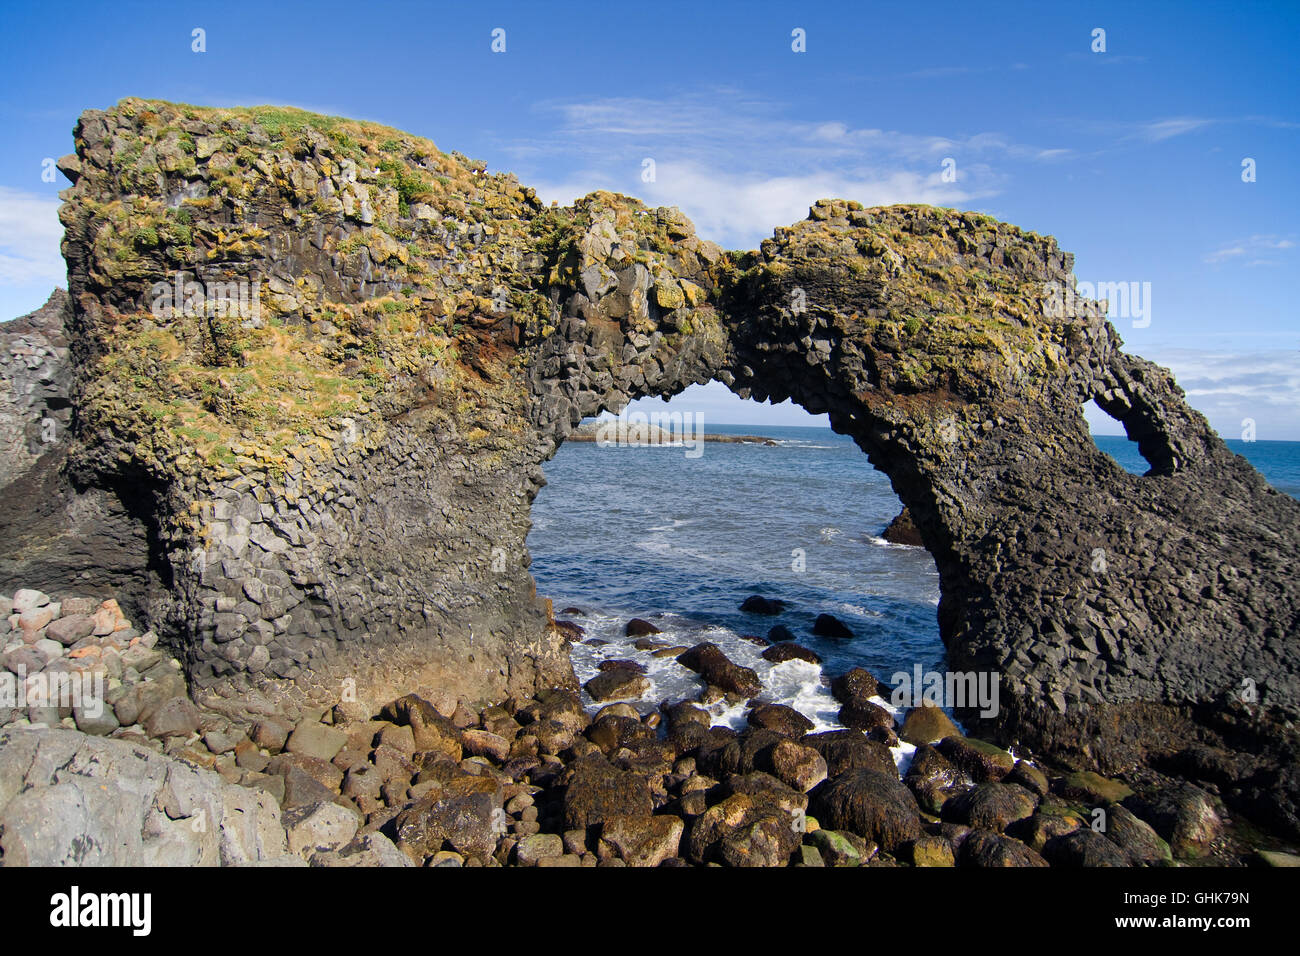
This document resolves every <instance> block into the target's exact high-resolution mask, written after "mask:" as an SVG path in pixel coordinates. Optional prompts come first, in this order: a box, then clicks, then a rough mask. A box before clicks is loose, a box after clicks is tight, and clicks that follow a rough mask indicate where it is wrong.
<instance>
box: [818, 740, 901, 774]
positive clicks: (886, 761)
mask: <svg viewBox="0 0 1300 956" xmlns="http://www.w3.org/2000/svg"><path fill="white" fill-rule="evenodd" d="M799 743H801V744H804V745H805V746H808V747H812V748H813V749H814V750H816V751H817V752H818V753H819V754H821V755H822V758H823V759H824V760H825V761H826V771H827V773H828V774H829V775H830V776H832V777H838V776H839V775H840V774H842V773H844V772H845V771H847V770H875V771H878V772H879V773H883V774H892V775H893V776H894V777H895V778H897V776H898V767H897V765H896V764H895V763H894V756H893V754H891V753H890V752H889V748H888V747H886V746H885V745H884V744H882V743H880V742H878V741H875V740H868V739H867V738H866V737H865V736H864V735H863V734H862V733H861V731H857V730H827V731H824V732H822V733H819V734H808V735H806V736H805V737H803V738H802V739H801V740H800V741H799Z"/></svg>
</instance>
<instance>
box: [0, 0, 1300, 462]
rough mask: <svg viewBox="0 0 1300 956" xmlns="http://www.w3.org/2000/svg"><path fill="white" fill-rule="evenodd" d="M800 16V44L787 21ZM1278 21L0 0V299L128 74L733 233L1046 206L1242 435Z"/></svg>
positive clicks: (1284, 234) (1259, 399) (1284, 72)
mask: <svg viewBox="0 0 1300 956" xmlns="http://www.w3.org/2000/svg"><path fill="white" fill-rule="evenodd" d="M196 27H198V28H202V29H204V30H205V31H206V42H207V51H206V52H204V53H195V52H193V51H192V50H191V31H192V30H193V29H194V28H196ZM495 28H502V29H504V30H505V31H506V33H505V40H506V49H505V52H504V53H493V52H492V50H491V43H492V36H491V32H492V30H493V29H495ZM796 28H799V29H802V30H804V31H805V33H806V38H807V39H806V47H807V49H806V52H802V53H796V52H794V51H793V50H792V49H791V44H792V38H791V31H792V30H794V29H796ZM1098 28H1100V29H1103V30H1105V45H1106V49H1105V52H1093V51H1092V46H1093V44H1094V37H1093V31H1094V30H1095V29H1098ZM1298 35H1300V4H1296V3H1273V4H1268V3H1249V2H1245V3H1243V2H1237V3H1189V2H1186V0H1184V2H1177V3H1132V2H1129V3H1098V4H1069V5H1066V4H1055V3H1031V2H1024V3H1002V4H998V3H990V4H978V5H976V4H967V3H962V4H958V3H952V4H948V3H939V2H931V3H925V4H913V5H902V4H898V5H888V6H886V5H882V4H873V3H861V2H852V3H843V4H839V3H825V4H812V3H761V2H758V3H755V2H747V3H736V4H732V3H713V4H702V3H698V2H696V3H672V2H664V0H656V2H654V3H648V4H628V5H626V6H624V5H617V4H610V3H592V4H587V3H570V4H565V3H548V4H541V3H536V2H532V3H518V4H494V3H475V4H464V3H456V4H444V3H413V2H408V3H385V2H382V0H373V2H370V3H366V4H356V3H330V2H315V3H311V4H302V5H299V4H287V3H286V4H274V3H266V2H258V3H243V2H226V3H221V4H213V3H184V2H169V3H132V2H116V3H112V4H101V3H76V2H64V3H62V4H59V5H58V6H57V7H51V6H50V5H48V4H45V3H39V4H36V3H33V4H21V3H15V2H12V0H6V2H5V4H4V6H3V9H2V11H0V62H3V64H4V67H3V70H4V73H3V77H4V79H3V83H4V95H3V97H0V110H3V117H2V121H3V124H4V128H5V137H4V139H3V142H2V143H0V316H4V317H11V316H15V315H18V314H21V313H23V312H26V311H29V310H30V309H32V308H35V307H36V306H38V305H40V304H41V302H43V301H44V299H45V297H46V296H47V295H48V292H49V289H50V288H51V287H52V286H53V285H55V284H56V283H61V282H62V281H63V278H62V264H61V261H60V260H59V258H58V240H59V235H60V231H61V230H60V226H59V224H58V221H57V219H56V218H55V212H56V210H57V207H58V200H57V192H58V190H59V189H61V188H63V187H64V186H65V185H66V183H65V182H63V181H62V177H59V181H58V182H56V183H46V182H44V181H43V180H42V178H41V169H42V165H41V164H42V161H43V160H44V159H45V158H57V157H58V156H61V155H63V154H65V153H67V152H69V151H70V150H71V129H72V126H73V124H74V122H75V120H76V116H77V114H78V113H79V112H80V111H81V110H82V109H85V108H87V107H100V108H102V107H106V106H109V105H111V104H112V103H114V102H116V101H117V100H119V99H121V98H122V97H125V96H132V95H134V96H147V97H160V98H164V99H171V100H179V101H185V102H191V103H196V104H201V105H235V104H259V103H278V104H290V105H295V106H301V107H304V108H307V109H314V110H318V111H321V112H327V113H334V114H341V115H347V116H356V117H362V118H366V119H373V120H378V121H381V122H384V123H388V124H391V125H393V126H397V127H401V128H403V129H407V130H410V131H412V132H415V133H419V134H421V135H425V136H428V137H429V138H430V139H432V140H433V141H434V142H436V143H437V144H438V145H440V146H442V147H443V148H446V149H459V150H460V151H461V152H464V153H466V154H468V155H470V156H473V157H476V158H479V159H484V160H486V161H487V162H488V164H489V166H491V167H492V168H495V169H508V170H512V171H514V172H516V173H517V174H518V175H519V177H520V179H521V180H522V181H524V182H525V183H529V184H531V185H534V186H536V187H537V188H538V190H539V192H541V193H542V195H543V196H545V197H546V198H548V199H558V200H560V201H562V202H567V201H569V200H571V199H573V198H574V197H575V196H578V195H581V194H582V193H584V192H586V191H588V190H590V189H594V188H612V189H617V190H620V191H623V192H627V193H630V194H633V195H637V196H640V197H642V198H643V199H645V200H646V201H648V202H650V203H652V204H655V205H658V204H665V205H677V206H680V207H681V208H682V209H683V210H684V211H685V212H686V213H687V214H688V215H690V216H691V217H692V218H693V219H694V220H695V222H696V224H697V227H698V229H699V232H700V233H701V234H702V235H705V236H707V237H709V238H714V239H716V240H718V241H719V242H722V243H723V244H724V245H726V246H729V247H732V248H742V247H743V248H748V247H753V246H755V245H756V244H757V243H758V242H759V241H760V240H761V239H762V238H764V237H765V236H767V235H769V234H770V233H771V230H772V228H773V227H774V226H776V225H780V224H785V223H788V222H790V221H793V220H795V219H798V218H802V217H803V216H804V215H806V213H807V208H808V206H809V205H810V204H811V202H812V201H813V200H815V199H817V198H821V197H825V196H843V197H846V198H851V199H858V200H860V201H862V202H864V203H867V204H879V203H889V202H918V201H919V202H933V203H936V204H940V205H948V206H958V207H961V208H967V209H976V210H980V211H983V212H987V213H990V214H992V215H995V216H998V217H1000V218H1002V219H1006V220H1008V221H1010V222H1014V223H1016V224H1018V225H1021V226H1024V227H1026V228H1029V229H1034V230H1036V231H1039V232H1045V233H1051V234H1053V235H1055V236H1056V237H1057V238H1058V239H1059V240H1060V242H1061V244H1062V245H1063V246H1064V247H1065V248H1066V249H1069V250H1071V251H1072V252H1074V253H1075V254H1076V268H1075V272H1076V276H1077V278H1078V279H1079V280H1080V281H1086V282H1137V283H1150V289H1151V298H1150V324H1149V325H1147V326H1146V327H1143V328H1136V327H1134V326H1133V319H1132V318H1131V317H1128V316H1113V318H1114V320H1115V322H1116V326H1117V328H1118V329H1119V331H1120V333H1121V335H1122V336H1123V338H1124V340H1125V342H1126V344H1127V347H1128V348H1129V350H1130V351H1134V352H1137V353H1139V354H1141V355H1145V356H1147V357H1148V358H1151V359H1153V360H1154V361H1157V362H1159V363H1161V364H1163V365H1167V366H1169V367H1170V368H1172V369H1173V370H1174V372H1175V374H1176V375H1177V377H1178V380H1179V382H1180V384H1182V386H1183V387H1184V388H1185V389H1186V390H1187V391H1188V394H1189V398H1190V400H1191V402H1192V404H1193V405H1195V406H1196V407H1197V408H1199V409H1201V410H1202V411H1204V412H1205V413H1206V414H1207V415H1208V416H1209V417H1210V420H1211V422H1212V423H1213V424H1214V425H1215V426H1216V427H1217V428H1218V429H1219V430H1220V432H1221V433H1223V434H1224V435H1225V436H1227V437H1239V436H1240V432H1241V428H1242V426H1241V421H1242V419H1243V418H1253V419H1254V420H1255V422H1256V430H1257V437H1259V438H1260V439H1291V440H1300V315H1298V310H1297V305H1296V293H1295V283H1294V280H1293V277H1294V276H1295V275H1296V273H1297V271H1298V270H1297V264H1298V263H1300V217H1298V216H1297V213H1300V168H1298V166H1300V164H1298V163H1297V155H1298V150H1297V147H1298V146H1300V108H1298V107H1297V102H1298V99H1300V98H1298V97H1297V87H1298V85H1300V81H1297V79H1296V71H1295V47H1296V37H1297V36H1298ZM647 158H650V159H653V160H654V161H655V179H654V182H645V181H643V179H642V170H643V160H645V159H647ZM1246 158H1251V159H1253V160H1254V161H1255V169H1256V180H1255V181H1254V182H1250V183H1247V182H1243V181H1242V161H1243V160H1244V159H1246ZM945 159H951V160H953V161H954V163H955V168H956V173H957V176H956V180H955V181H952V182H949V181H945V180H944V178H943V175H942V174H943V161H944V160H945ZM1139 321H1141V320H1139ZM691 396H698V397H696V398H693V399H692V398H691V397H690V396H688V397H687V398H688V401H694V404H691V405H688V406H687V407H692V408H697V409H700V410H703V411H704V412H705V414H706V415H707V416H708V417H709V418H711V419H712V420H714V421H719V422H721V421H747V422H764V421H766V422H771V423H787V422H789V423H798V422H800V421H802V420H805V419H806V416H803V415H802V413H801V412H800V411H799V410H797V409H788V410H782V409H778V410H776V411H773V410H771V409H761V408H759V407H758V406H755V405H753V404H752V403H749V404H748V405H742V404H741V403H739V401H738V400H736V399H734V398H733V397H732V396H730V394H729V393H726V392H725V390H723V389H721V387H720V386H713V387H710V388H707V389H702V390H693V391H692V393H691ZM679 401H681V400H679ZM675 407H676V406H675ZM1093 419H1094V420H1095V421H1096V424H1097V428H1098V430H1099V431H1111V432H1114V431H1116V430H1117V426H1116V425H1115V423H1113V422H1109V421H1108V420H1106V419H1105V418H1104V416H1101V415H1100V414H1097V415H1094V416H1093Z"/></svg>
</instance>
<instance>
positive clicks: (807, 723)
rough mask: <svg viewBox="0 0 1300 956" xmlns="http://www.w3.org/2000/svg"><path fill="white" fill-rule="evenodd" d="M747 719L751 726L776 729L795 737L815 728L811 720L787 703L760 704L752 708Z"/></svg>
mask: <svg viewBox="0 0 1300 956" xmlns="http://www.w3.org/2000/svg"><path fill="white" fill-rule="evenodd" d="M746 720H747V721H748V723H749V726H751V727H762V728H765V729H767V730H775V731H776V732H777V733H779V734H784V735H785V736H786V737H791V738H795V739H798V738H799V737H802V736H803V735H804V734H806V733H808V732H809V731H811V730H812V729H813V722H812V721H811V720H809V719H808V718H807V717H805V716H804V715H803V714H801V713H799V711H797V710H795V709H794V708H793V707H787V706H786V705H785V704H759V705H758V706H756V707H754V708H753V709H752V710H750V712H749V714H748V715H746Z"/></svg>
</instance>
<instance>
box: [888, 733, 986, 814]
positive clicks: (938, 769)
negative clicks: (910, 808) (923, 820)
mask: <svg viewBox="0 0 1300 956" xmlns="http://www.w3.org/2000/svg"><path fill="white" fill-rule="evenodd" d="M903 783H904V784H905V785H906V786H907V788H908V789H909V790H911V791H912V794H913V796H915V797H916V802H917V803H918V804H919V805H920V807H921V809H922V810H924V811H925V812H926V813H932V814H939V813H941V811H942V809H943V805H944V804H945V803H946V802H947V801H948V800H949V799H950V798H952V797H953V796H956V795H957V794H960V793H963V792H964V791H966V790H967V789H969V788H970V783H971V781H970V777H968V776H967V775H966V774H965V773H963V772H962V771H960V770H958V769H957V768H956V767H955V766H954V765H953V763H952V762H951V761H950V760H948V758H947V757H945V756H943V754H941V753H939V751H937V750H935V749H934V748H933V747H931V746H930V745H929V744H922V745H921V746H919V747H917V748H916V752H915V753H913V754H912V762H911V764H910V765H909V766H908V768H907V773H906V774H905V775H904V777H903Z"/></svg>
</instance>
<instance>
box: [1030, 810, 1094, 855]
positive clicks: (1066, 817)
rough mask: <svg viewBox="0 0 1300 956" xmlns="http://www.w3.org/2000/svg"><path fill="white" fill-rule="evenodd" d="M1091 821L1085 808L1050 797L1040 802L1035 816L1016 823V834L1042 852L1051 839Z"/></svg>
mask: <svg viewBox="0 0 1300 956" xmlns="http://www.w3.org/2000/svg"><path fill="white" fill-rule="evenodd" d="M1090 822H1091V819H1090V817H1089V816H1088V815H1087V814H1086V813H1085V812H1084V811H1083V808H1081V807H1073V806H1069V805H1066V804H1062V803H1060V802H1059V801H1057V800H1055V799H1053V798H1049V799H1046V800H1044V801H1043V802H1042V803H1040V804H1039V806H1038V811H1037V812H1036V813H1034V815H1033V816H1031V817H1029V819H1027V820H1024V821H1023V822H1021V823H1018V824H1017V825H1016V827H1015V833H1014V836H1015V837H1016V838H1017V839H1018V840H1021V841H1022V842H1024V843H1025V844H1027V845H1028V846H1029V847H1030V848H1031V849H1033V850H1036V851H1038V852H1039V853H1041V852H1042V851H1043V847H1044V846H1046V845H1047V843H1048V841H1049V840H1053V839H1055V838H1057V837H1061V836H1066V835H1067V834H1070V833H1073V832H1074V831H1075V830H1078V829H1079V828H1080V827H1083V826H1087V825H1088V824H1089V823H1090Z"/></svg>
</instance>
